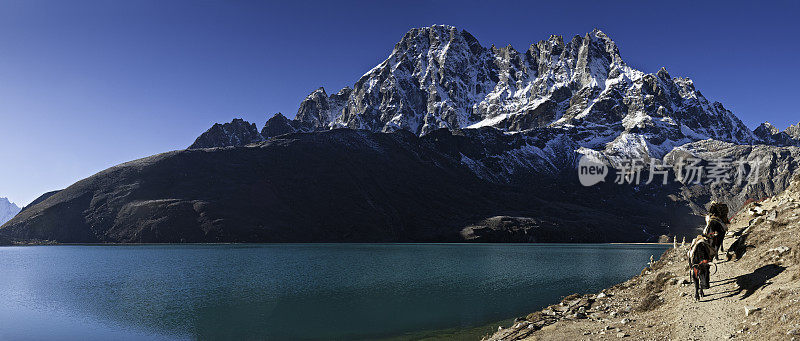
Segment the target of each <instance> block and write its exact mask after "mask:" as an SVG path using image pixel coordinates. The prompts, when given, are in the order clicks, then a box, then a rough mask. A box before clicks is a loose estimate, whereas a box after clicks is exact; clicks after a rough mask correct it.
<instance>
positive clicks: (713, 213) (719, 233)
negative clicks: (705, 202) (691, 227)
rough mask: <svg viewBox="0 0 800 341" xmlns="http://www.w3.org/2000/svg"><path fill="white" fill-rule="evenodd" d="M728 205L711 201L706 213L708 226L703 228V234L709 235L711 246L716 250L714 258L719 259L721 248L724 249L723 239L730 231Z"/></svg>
mask: <svg viewBox="0 0 800 341" xmlns="http://www.w3.org/2000/svg"><path fill="white" fill-rule="evenodd" d="M728 224H730V220H728V205H726V204H723V203H719V202H716V201H714V202H711V206H710V207H709V209H708V215H706V227H705V228H704V229H703V235H704V236H706V237H708V239H709V242H710V244H711V248H712V249H713V251H714V258H715V259H717V260H719V250H720V249H722V241H723V240H725V234H726V233H727V232H728Z"/></svg>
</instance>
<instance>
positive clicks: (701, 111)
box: [295, 25, 755, 155]
mask: <svg viewBox="0 0 800 341" xmlns="http://www.w3.org/2000/svg"><path fill="white" fill-rule="evenodd" d="M295 121H297V122H298V123H295V125H296V126H299V125H302V126H305V127H311V128H312V129H327V128H336V127H349V128H357V129H367V130H372V131H384V132H388V131H394V130H397V129H405V130H409V131H411V132H413V133H415V134H418V135H422V134H427V133H430V132H431V131H434V130H436V129H439V128H448V129H458V128H468V127H469V128H477V127H483V126H491V127H494V128H497V129H500V130H503V131H507V132H519V131H524V130H528V129H533V128H541V127H554V128H564V129H567V130H569V131H571V135H573V138H574V139H575V140H576V141H578V143H579V144H580V145H581V146H583V147H587V148H592V149H598V150H603V149H609V150H610V151H612V152H613V151H615V150H622V149H625V148H628V147H629V146H628V144H629V143H630V141H632V140H637V141H640V142H639V143H637V147H636V148H639V149H650V150H654V151H656V153H657V154H660V153H659V152H658V151H661V150H664V151H665V152H664V153H666V152H668V151H669V150H670V149H671V148H672V147H674V146H677V145H681V144H684V143H688V142H692V141H696V140H699V139H706V138H713V139H718V140H723V141H730V142H735V143H752V142H753V141H755V137H754V135H753V133H752V132H751V131H750V130H749V129H747V127H746V126H744V124H742V122H741V121H740V120H739V119H738V118H737V117H736V116H735V115H733V114H732V113H731V112H730V111H728V110H727V109H725V108H724V107H723V106H722V104H720V103H717V102H710V101H708V100H707V99H706V98H705V97H703V95H702V94H701V93H700V92H699V91H697V90H695V88H694V84H693V82H692V81H691V80H689V79H684V78H672V77H670V75H669V74H668V73H667V71H666V70H665V69H663V68H662V69H661V70H660V71H658V72H657V73H655V74H646V73H644V72H641V71H639V70H636V69H633V68H631V67H629V66H628V65H627V64H625V62H624V61H623V60H622V57H621V55H620V52H619V49H618V47H617V45H616V44H615V43H614V41H613V40H612V39H611V38H609V37H608V36H607V35H606V34H605V33H603V32H602V31H600V30H594V31H592V32H590V33H587V34H585V35H583V36H575V37H573V38H572V39H571V40H570V41H568V42H565V41H564V39H563V37H561V36H555V35H554V36H550V38H549V39H547V40H542V41H540V42H538V43H535V44H532V45H531V46H530V47H529V48H528V50H527V51H524V52H519V51H517V50H515V49H514V48H513V47H511V46H506V47H495V46H490V47H488V48H487V47H484V46H482V45H481V44H480V43H479V42H478V40H477V39H476V38H475V37H474V36H472V35H471V34H470V33H468V32H467V31H464V30H458V29H456V28H455V27H452V26H440V25H436V26H431V27H424V28H414V29H411V30H410V31H408V33H406V34H405V35H404V36H403V38H402V39H401V40H400V42H398V43H397V44H396V45H395V47H394V49H393V50H392V53H391V54H390V55H389V57H388V58H387V59H386V60H384V61H383V62H382V63H380V64H379V65H377V66H376V67H374V68H373V69H371V70H370V71H368V72H367V73H366V74H364V76H362V77H361V78H360V79H359V80H358V81H357V82H356V83H355V84H354V86H353V88H352V89H350V88H345V89H342V91H340V92H338V93H337V94H336V95H332V96H328V95H327V94H326V93H325V91H324V89H322V88H320V89H318V90H316V91H314V92H312V93H311V94H310V95H309V96H308V97H307V98H306V99H305V100H304V101H303V102H302V104H301V106H300V110H298V114H297V116H296V119H295ZM662 155H663V154H662Z"/></svg>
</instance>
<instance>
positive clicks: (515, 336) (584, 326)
mask: <svg viewBox="0 0 800 341" xmlns="http://www.w3.org/2000/svg"><path fill="white" fill-rule="evenodd" d="M730 231H731V232H729V233H728V236H727V237H726V239H725V244H724V247H725V250H728V248H729V247H731V245H733V248H732V249H733V251H734V252H732V254H733V258H732V260H730V261H725V260H724V257H723V260H721V261H719V262H718V266H717V267H718V271H717V273H716V274H713V275H712V276H711V289H708V290H706V291H705V294H706V296H705V297H704V298H702V299H701V300H700V302H695V300H694V298H693V293H694V286H693V285H690V284H689V283H688V278H689V276H688V270H687V265H686V251H687V247H688V245H686V246H680V245H679V246H678V248H677V249H670V250H667V251H666V252H665V253H664V254H663V255H662V256H661V259H660V260H659V261H657V262H655V263H654V264H653V267H652V269H649V268H646V269H644V270H643V271H642V274H641V275H639V276H636V277H634V278H631V279H630V280H628V281H627V282H624V283H621V284H618V285H616V286H613V287H611V288H608V289H606V290H604V291H603V292H602V293H600V294H591V295H583V296H579V295H572V296H569V297H567V298H565V299H564V300H563V301H562V302H561V303H559V304H556V305H553V306H550V307H548V308H545V309H544V310H541V311H538V312H535V313H532V314H530V315H528V316H527V317H525V318H520V319H518V320H517V322H515V323H514V325H513V326H511V327H510V328H503V329H501V330H498V332H496V333H495V334H494V335H492V336H491V337H489V338H488V339H489V340H614V339H629V340H630V339H634V340H729V339H740V340H800V303H799V302H798V301H800V177H795V180H794V182H793V184H792V185H791V186H790V187H789V188H788V189H787V190H786V191H784V192H783V193H781V194H780V195H777V196H775V197H772V198H770V199H767V200H765V201H762V202H760V203H750V204H748V205H747V206H745V207H744V208H743V209H742V210H740V211H739V213H738V214H737V215H736V216H735V217H734V219H733V221H732V224H731V228H730ZM737 240H738V243H737ZM687 244H688V243H687ZM712 272H713V267H712Z"/></svg>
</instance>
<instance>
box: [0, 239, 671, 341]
mask: <svg viewBox="0 0 800 341" xmlns="http://www.w3.org/2000/svg"><path fill="white" fill-rule="evenodd" d="M666 248H667V247H666V246H663V245H585V244H584V245H574V244H567V245H565V244H513V245H509V244H501V245H499V244H258V245H135V246H30V247H0V339H3V340H6V339H34V340H36V339H81V340H87V339H89V340H93V339H94V340H110V339H113V340H139V339H272V340H285V339H374V338H401V339H403V338H406V339H416V338H422V337H433V338H437V337H438V338H448V337H457V338H463V337H467V336H469V337H473V336H474V337H480V334H485V333H487V332H488V331H489V329H487V327H486V326H487V325H488V326H489V327H490V328H492V329H496V328H497V327H496V323H497V321H501V320H506V319H509V318H513V317H516V316H522V315H526V314H528V313H530V312H532V311H534V310H536V309H539V308H541V307H543V306H545V305H548V304H552V303H556V302H558V301H559V300H560V298H561V296H566V295H569V294H571V293H574V292H579V293H587V292H596V291H599V290H600V289H602V288H605V287H608V286H610V285H613V284H615V283H619V282H622V281H624V280H626V279H627V278H629V277H631V276H632V275H635V274H638V273H639V272H640V271H641V270H642V268H643V267H644V266H645V265H646V263H647V261H648V260H649V258H650V255H653V256H654V257H655V258H658V256H659V255H660V254H661V253H662V252H663V251H664V250H665V249H666ZM491 323H494V324H491ZM480 326H484V327H483V329H481V328H476V327H480ZM459 331H463V333H467V334H463V333H462V334H458V333H459ZM453 333H455V334H453ZM468 333H472V334H468ZM454 335H455V336H454Z"/></svg>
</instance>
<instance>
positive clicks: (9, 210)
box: [0, 198, 20, 225]
mask: <svg viewBox="0 0 800 341" xmlns="http://www.w3.org/2000/svg"><path fill="white" fill-rule="evenodd" d="M19 211H20V208H19V207H18V206H17V205H15V204H14V203H13V202H11V201H9V200H8V198H0V225H3V224H4V223H5V222H7V221H9V220H11V218H14V216H15V215H17V213H19Z"/></svg>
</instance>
